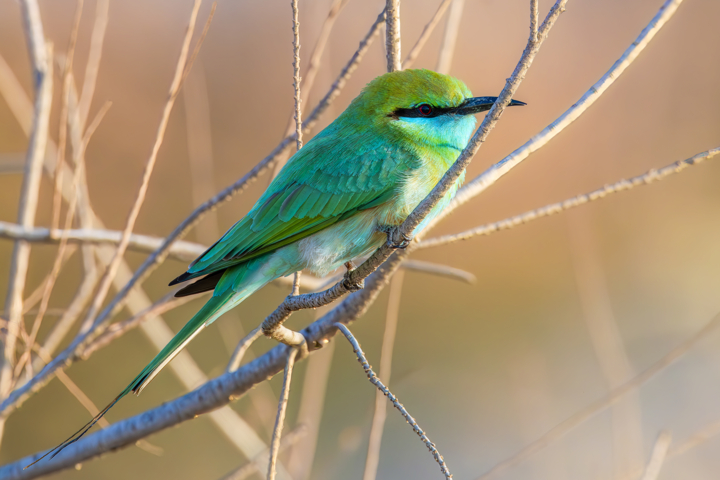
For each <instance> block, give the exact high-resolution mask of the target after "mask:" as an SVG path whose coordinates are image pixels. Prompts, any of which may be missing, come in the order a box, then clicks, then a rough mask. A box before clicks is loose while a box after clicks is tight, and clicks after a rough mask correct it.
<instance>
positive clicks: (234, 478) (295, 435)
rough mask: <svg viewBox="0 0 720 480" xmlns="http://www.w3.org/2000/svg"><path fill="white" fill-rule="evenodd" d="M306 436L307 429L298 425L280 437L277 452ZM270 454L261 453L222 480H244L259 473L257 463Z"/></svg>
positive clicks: (266, 452) (267, 452)
mask: <svg viewBox="0 0 720 480" xmlns="http://www.w3.org/2000/svg"><path fill="white" fill-rule="evenodd" d="M306 436H307V427H306V426H305V425H299V426H298V427H296V428H294V429H293V430H292V431H290V432H289V433H288V434H287V435H284V436H283V437H282V440H281V441H280V449H279V451H280V452H282V451H283V450H285V449H286V448H288V447H291V446H293V445H295V444H297V443H298V442H299V441H300V440H303V439H304V438H305V437H306ZM269 454H270V452H269V451H268V450H266V451H264V452H262V453H261V454H260V455H258V456H257V457H255V458H254V459H253V460H252V461H251V462H249V463H246V464H245V465H243V466H242V467H240V468H238V469H237V470H234V471H232V472H230V473H229V474H227V475H226V476H224V477H223V478H222V480H245V479H246V478H250V477H251V476H252V475H253V474H254V473H257V472H259V471H260V470H259V469H258V463H260V462H261V461H262V460H263V459H265V458H268V457H269Z"/></svg>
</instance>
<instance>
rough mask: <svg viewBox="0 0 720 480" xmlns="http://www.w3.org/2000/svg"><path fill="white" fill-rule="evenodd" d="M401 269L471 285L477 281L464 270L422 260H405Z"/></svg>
mask: <svg viewBox="0 0 720 480" xmlns="http://www.w3.org/2000/svg"><path fill="white" fill-rule="evenodd" d="M401 267H402V268H403V269H404V270H410V271H413V272H422V273H429V274H430V275H437V276H440V277H447V278H451V279H453V280H460V281H461V282H465V283H469V284H473V283H475V282H476V281H477V278H476V277H475V275H473V274H472V273H470V272H466V271H465V270H461V269H459V268H455V267H449V266H447V265H442V264H439V263H433V262H426V261H424V260H405V261H403V263H402V265H401Z"/></svg>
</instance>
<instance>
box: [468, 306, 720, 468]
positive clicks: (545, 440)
mask: <svg viewBox="0 0 720 480" xmlns="http://www.w3.org/2000/svg"><path fill="white" fill-rule="evenodd" d="M718 327H720V314H718V315H716V316H715V318H713V319H712V320H711V321H710V322H709V323H708V324H707V325H705V326H704V327H703V328H702V329H700V330H699V331H698V332H697V333H696V334H695V335H693V336H692V337H690V338H689V339H687V340H685V341H684V342H683V343H681V344H680V345H678V346H677V347H675V348H674V349H673V350H671V351H670V352H669V353H667V354H666V355H665V356H663V357H662V358H661V359H660V360H658V361H657V362H655V363H653V364H652V365H651V366H650V367H648V368H646V369H645V370H643V371H642V372H641V373H640V374H638V375H636V376H635V377H633V378H631V379H630V380H628V381H627V382H625V383H623V384H622V385H620V386H619V387H617V388H615V389H613V390H611V391H610V393H608V395H607V396H605V397H604V398H601V399H599V400H596V401H595V402H593V403H591V404H590V405H588V406H587V407H585V408H583V409H582V410H580V411H578V412H575V413H574V414H573V415H571V416H570V417H568V418H567V419H565V420H563V421H562V422H560V423H559V424H557V425H556V426H554V427H553V428H551V429H550V430H549V431H547V432H546V433H545V434H544V435H542V436H541V437H540V438H538V439H537V440H535V441H533V442H532V443H530V444H528V445H526V446H525V447H523V448H522V449H521V450H520V451H518V452H517V453H515V454H514V455H512V456H510V457H508V458H506V459H505V460H503V461H501V462H500V463H497V464H496V465H495V466H493V467H492V468H491V469H490V470H488V471H487V472H485V473H484V474H482V475H480V476H479V477H478V478H477V480H487V479H489V478H492V477H494V476H495V475H497V474H498V473H500V472H503V471H505V470H507V469H508V468H510V467H512V466H514V465H517V464H519V463H521V462H523V461H524V460H526V459H527V458H528V457H530V456H531V455H533V454H535V453H537V452H538V451H540V450H542V449H543V448H545V447H546V446H548V445H550V444H551V443H552V442H554V441H556V440H558V439H559V438H561V437H563V436H565V435H566V434H567V433H568V432H570V431H571V430H573V429H575V428H576V427H578V426H579V425H581V424H582V423H584V422H586V421H587V420H589V419H590V418H592V417H594V416H595V415H597V414H598V413H600V412H602V411H604V410H606V409H607V408H608V407H610V406H612V405H614V404H615V402H617V401H618V400H619V399H620V398H622V397H623V396H625V394H627V393H628V392H632V391H634V390H635V389H636V388H638V387H639V386H640V385H643V384H644V383H646V382H647V381H648V380H650V379H651V378H653V377H654V376H655V375H657V374H658V373H660V372H662V371H663V370H664V369H666V368H667V367H668V366H670V365H672V364H673V363H675V362H676V361H677V360H678V359H679V358H680V357H682V356H683V355H685V354H686V353H687V352H688V351H689V350H690V349H691V348H693V347H694V346H695V345H697V343H698V342H700V341H701V340H702V339H704V338H706V337H707V336H709V335H710V334H711V333H714V332H715V331H716V330H717V329H718Z"/></svg>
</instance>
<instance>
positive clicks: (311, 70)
mask: <svg viewBox="0 0 720 480" xmlns="http://www.w3.org/2000/svg"><path fill="white" fill-rule="evenodd" d="M348 1H349V0H334V1H333V3H332V5H331V6H330V11H329V12H328V15H327V17H325V21H324V22H323V24H322V27H321V28H320V35H319V36H318V40H317V42H316V43H315V47H314V48H313V52H312V54H311V55H310V63H309V64H308V68H307V71H306V73H305V75H304V76H303V77H302V78H301V80H300V90H301V92H300V100H301V102H302V103H305V102H306V101H307V99H308V98H309V96H310V92H311V91H312V88H313V85H314V84H315V79H316V78H317V72H318V71H319V70H320V60H321V59H322V54H323V52H324V51H325V47H326V46H327V42H328V40H329V39H330V32H331V31H332V27H333V26H334V25H335V21H336V20H337V18H338V15H339V14H340V11H341V10H342V9H343V8H345V5H347V3H348ZM300 110H301V111H302V107H301V109H300ZM294 120H295V119H294V114H293V116H292V117H291V118H290V120H289V121H288V126H287V128H286V129H285V136H290V135H292V134H293V133H294V132H295V121H294ZM288 156H289V153H288V154H283V155H281V156H280V158H279V159H278V160H277V161H276V162H275V166H274V167H273V172H272V176H271V181H272V179H274V178H275V177H276V176H277V175H278V173H280V170H282V168H283V167H284V166H285V163H287V160H288Z"/></svg>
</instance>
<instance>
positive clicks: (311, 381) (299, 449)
mask: <svg viewBox="0 0 720 480" xmlns="http://www.w3.org/2000/svg"><path fill="white" fill-rule="evenodd" d="M318 317H320V315H317V317H316V318H318ZM334 352H335V344H334V343H330V342H328V343H327V344H326V345H325V346H324V347H323V348H322V349H320V350H318V351H317V353H315V355H313V356H311V357H310V358H309V359H308V364H307V367H305V375H304V379H303V385H302V395H301V397H300V407H299V408H298V416H297V422H298V423H300V424H302V425H305V427H306V432H307V434H306V435H305V438H304V440H303V442H302V443H300V444H298V445H295V446H293V448H292V450H291V452H290V459H289V460H288V461H287V468H288V472H289V473H290V475H291V476H292V478H293V479H295V480H307V479H309V478H310V473H311V470H312V465H313V463H314V459H315V450H316V449H317V443H318V433H319V431H320V422H321V421H322V417H323V412H324V411H325V399H326V394H327V386H328V380H329V378H330V368H331V366H332V360H333V356H334ZM283 441H285V438H284V437H283Z"/></svg>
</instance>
